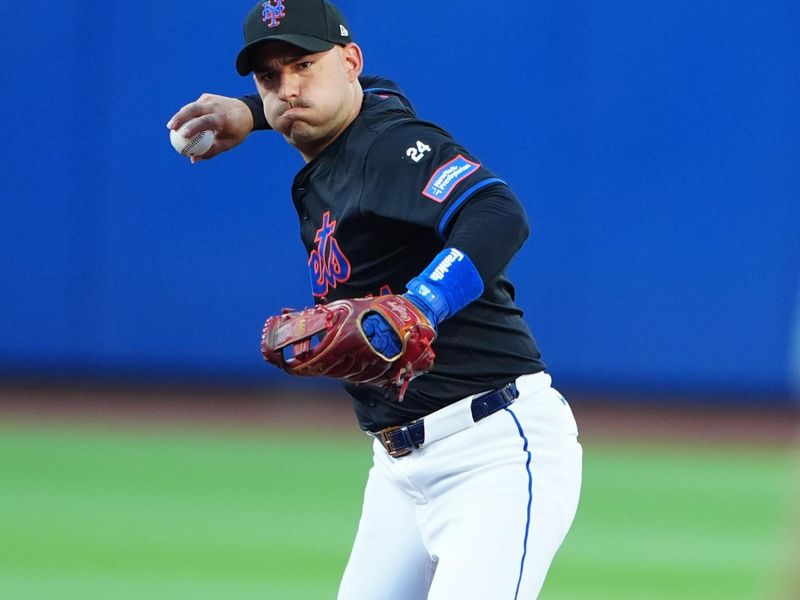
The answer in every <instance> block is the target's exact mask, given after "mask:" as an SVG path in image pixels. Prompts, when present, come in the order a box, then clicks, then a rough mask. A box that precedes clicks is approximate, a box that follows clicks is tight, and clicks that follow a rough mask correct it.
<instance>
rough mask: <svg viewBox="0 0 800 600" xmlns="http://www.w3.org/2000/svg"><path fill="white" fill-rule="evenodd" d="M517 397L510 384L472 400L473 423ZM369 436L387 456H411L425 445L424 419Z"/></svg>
mask: <svg viewBox="0 0 800 600" xmlns="http://www.w3.org/2000/svg"><path fill="white" fill-rule="evenodd" d="M518 396H519V391H518V390H517V385H516V383H514V382H511V383H509V384H508V385H506V386H504V387H502V388H500V389H499V390H495V391H493V392H489V393H487V394H483V395H482V396H478V397H477V398H473V399H472V402H471V404H470V409H471V411H472V420H473V422H475V423H477V422H478V421H480V420H481V419H483V418H485V417H488V416H489V415H491V414H493V413H496V412H497V411H498V410H501V409H503V408H505V407H506V406H508V405H510V404H511V403H512V402H514V400H516V398H517V397H518ZM370 435H371V436H373V437H374V438H375V439H377V440H378V441H379V442H380V443H381V444H383V447H384V448H385V449H386V452H388V453H389V456H392V457H393V458H400V457H401V456H406V455H408V454H411V452H412V451H413V450H414V449H416V448H419V447H420V446H422V444H424V443H425V418H424V417H423V418H422V419H417V420H416V421H411V422H410V423H405V424H403V425H397V426H394V427H387V428H386V429H381V430H380V431H378V432H374V433H373V432H370Z"/></svg>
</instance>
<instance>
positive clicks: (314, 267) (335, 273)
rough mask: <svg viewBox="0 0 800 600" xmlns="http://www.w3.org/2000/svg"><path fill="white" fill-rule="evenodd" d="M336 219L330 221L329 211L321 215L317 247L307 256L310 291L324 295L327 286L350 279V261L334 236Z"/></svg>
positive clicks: (315, 238) (316, 239)
mask: <svg viewBox="0 0 800 600" xmlns="http://www.w3.org/2000/svg"><path fill="white" fill-rule="evenodd" d="M335 231H336V221H335V220H334V221H331V213H330V211H326V212H325V214H323V215H322V227H320V228H319V229H317V235H315V236H314V242H315V243H316V245H317V247H316V248H315V249H314V250H312V251H311V254H310V255H309V256H308V270H309V273H310V274H311V292H312V293H313V294H314V296H317V297H324V296H326V295H327V294H328V289H329V288H335V287H336V285H337V284H339V283H343V282H345V281H347V280H348V279H350V271H351V269H350V261H348V260H347V257H346V256H345V255H344V252H342V250H341V248H339V242H337V241H336V238H335V237H334V235H333V234H334V232H335Z"/></svg>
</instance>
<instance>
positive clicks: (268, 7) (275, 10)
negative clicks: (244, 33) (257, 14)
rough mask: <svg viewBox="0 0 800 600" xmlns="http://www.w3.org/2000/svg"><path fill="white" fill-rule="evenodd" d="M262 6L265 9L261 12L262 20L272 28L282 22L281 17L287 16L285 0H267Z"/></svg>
mask: <svg viewBox="0 0 800 600" xmlns="http://www.w3.org/2000/svg"><path fill="white" fill-rule="evenodd" d="M261 6H263V7H264V10H263V11H262V13H261V20H262V21H264V23H266V24H267V27H269V28H270V29H272V28H274V27H277V26H278V25H280V24H281V22H280V20H279V19H282V18H283V17H285V16H286V8H285V7H284V6H283V0H274V4H273V0H266V2H263V3H262V4H261Z"/></svg>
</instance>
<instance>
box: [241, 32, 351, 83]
mask: <svg viewBox="0 0 800 600" xmlns="http://www.w3.org/2000/svg"><path fill="white" fill-rule="evenodd" d="M269 42H286V43H287V44H291V45H292V46H297V47H298V48H302V49H303V50H308V51H309V52H325V51H326V50H330V49H331V48H333V47H334V46H335V45H336V44H334V43H333V42H329V41H327V40H321V39H319V38H315V37H311V36H309V35H296V34H291V33H287V34H285V35H280V34H278V35H270V36H268V37H263V38H261V39H260V40H255V41H253V42H250V43H249V44H247V45H246V46H245V47H244V48H242V50H241V51H240V52H239V55H238V56H237V57H236V70H237V71H238V72H239V75H249V74H250V73H252V72H253V51H254V50H255V49H256V47H258V46H260V45H261V44H267V43H269Z"/></svg>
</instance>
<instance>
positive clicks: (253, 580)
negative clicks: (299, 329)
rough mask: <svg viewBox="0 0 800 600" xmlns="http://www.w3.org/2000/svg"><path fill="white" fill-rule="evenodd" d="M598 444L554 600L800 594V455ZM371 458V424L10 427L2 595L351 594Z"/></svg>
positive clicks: (199, 598) (1, 506)
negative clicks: (797, 580)
mask: <svg viewBox="0 0 800 600" xmlns="http://www.w3.org/2000/svg"><path fill="white" fill-rule="evenodd" d="M584 450H585V475H584V491H583V496H582V499H581V507H580V509H579V512H578V517H577V519H576V521H575V524H574V526H573V530H572V532H571V534H570V536H569V537H568V539H567V542H566V543H565V544H564V546H563V548H562V549H561V551H560V553H559V554H558V556H557V557H556V561H555V563H554V565H553V568H552V570H551V572H550V576H549V578H548V581H547V583H546V584H545V588H544V591H543V593H542V595H541V598H543V599H544V600H555V599H570V600H581V599H587V600H588V599H593V600H598V599H599V600H603V599H614V600H624V599H628V598H630V599H633V598H637V599H662V598H663V599H667V598H669V599H703V600H709V599H717V598H719V599H722V598H725V599H726V600H732V599H737V598H741V599H756V598H799V597H800V593H797V594H793V593H792V592H790V591H787V590H786V588H785V584H784V582H783V581H782V579H783V577H784V575H785V570H786V569H787V568H788V567H787V566H786V565H787V561H788V554H787V548H788V547H789V545H790V544H791V542H792V540H791V539H790V535H791V534H790V533H788V532H787V531H786V527H787V525H786V524H787V522H788V521H789V520H790V519H789V517H790V513H791V511H792V510H793V508H794V507H795V505H796V498H795V497H793V493H794V492H795V491H796V489H797V486H796V485H795V484H796V481H795V477H796V475H797V474H798V473H797V465H796V464H795V463H794V460H795V459H796V457H795V456H794V455H793V454H792V453H790V452H788V451H786V450H780V449H760V448H757V447H751V446H748V447H733V446H731V447H715V448H703V447H700V446H691V447H688V446H687V445H686V444H685V443H684V444H681V445H675V446H674V447H671V446H668V445H664V444H661V445H648V444H644V443H641V442H640V443H637V444H629V445H626V444H611V443H609V442H603V443H596V444H592V443H586V441H584ZM369 464H370V450H369V441H368V440H367V439H366V438H365V437H364V438H362V437H361V436H358V435H357V434H353V435H348V436H343V437H339V438H336V437H328V438H323V439H320V438H318V437H316V438H314V439H313V441H312V440H311V439H310V438H309V437H308V436H307V435H304V434H303V433H302V432H295V433H292V432H287V431H283V432H275V431H272V430H267V431H264V432H260V433H259V432H257V431H255V430H253V429H251V430H249V431H231V430H228V431H225V432H223V431H214V430H212V429H210V428H204V429H201V428H194V429H187V428H184V429H177V428H176V429H169V428H161V429H154V428H152V427H139V428H137V427H134V426H132V425H128V426H119V425H117V426H113V425H108V426H104V427H100V426H94V427H89V426H86V427H77V426H74V425H73V426H67V425H52V424H51V425H45V424H37V423H35V422H29V423H27V424H13V425H12V424H5V425H0V598H3V599H5V600H28V599H42V600H45V599H46V600H55V599H62V598H64V599H67V598H69V599H73V598H74V599H81V600H90V599H101V598H102V599H104V600H108V599H137V600H141V599H152V600H161V599H164V600H166V599H186V598H192V599H194V600H203V599H215V600H217V599H223V598H224V599H256V598H259V599H264V598H269V599H280V600H317V599H330V598H335V593H336V587H337V581H338V577H339V574H340V573H341V571H342V569H343V567H344V564H345V561H346V559H347V555H348V551H349V547H350V542H351V540H352V537H353V535H354V531H355V526H356V521H357V518H358V513H359V510H360V504H361V492H362V486H363V481H364V477H365V474H366V470H367V468H368V466H369ZM387 559H390V557H387ZM365 600H391V599H383V598H381V599H365ZM487 600H494V599H487Z"/></svg>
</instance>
